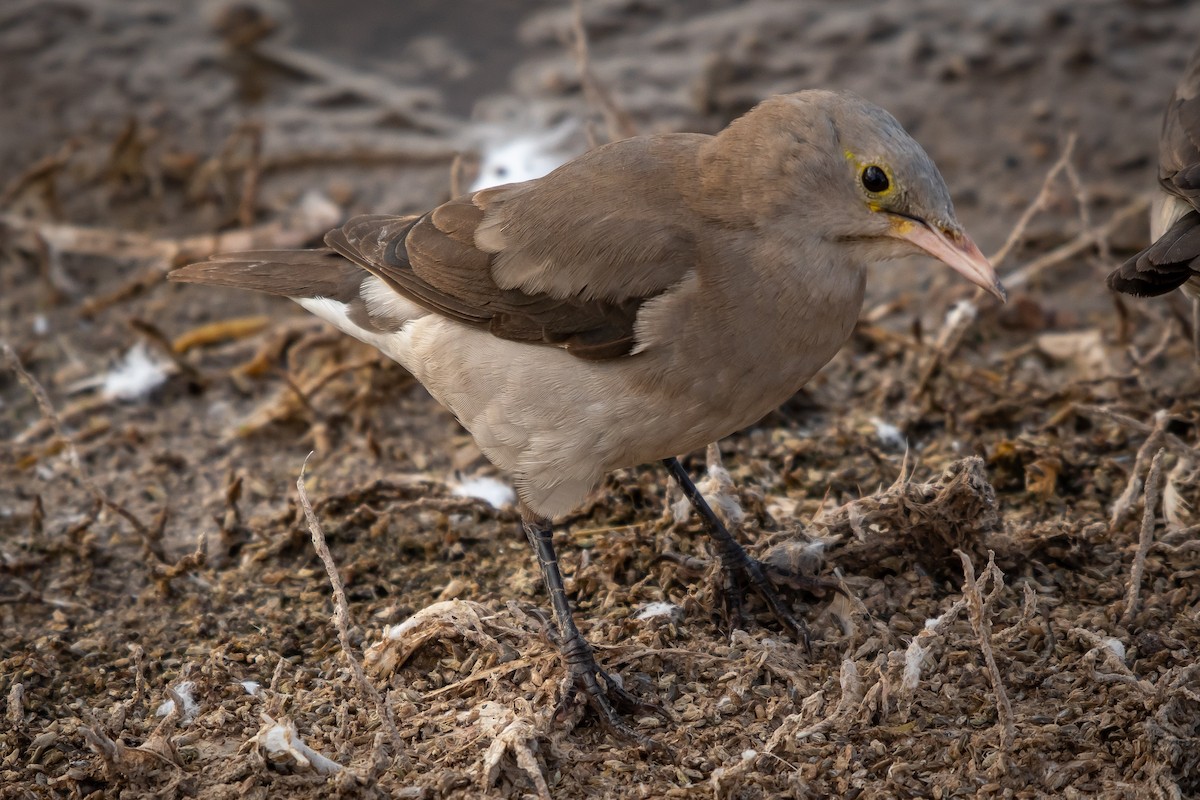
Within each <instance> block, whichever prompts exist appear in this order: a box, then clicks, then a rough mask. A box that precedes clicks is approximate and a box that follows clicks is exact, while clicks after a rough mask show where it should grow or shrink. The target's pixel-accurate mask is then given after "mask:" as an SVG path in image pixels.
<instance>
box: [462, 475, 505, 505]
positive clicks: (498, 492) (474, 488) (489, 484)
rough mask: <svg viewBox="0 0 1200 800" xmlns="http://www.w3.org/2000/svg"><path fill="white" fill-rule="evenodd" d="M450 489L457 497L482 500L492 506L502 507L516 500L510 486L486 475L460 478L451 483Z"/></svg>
mask: <svg viewBox="0 0 1200 800" xmlns="http://www.w3.org/2000/svg"><path fill="white" fill-rule="evenodd" d="M452 491H453V492H454V494H455V495H456V496H458V497H475V498H478V499H480V500H483V501H484V502H485V503H487V504H488V505H490V506H491V507H492V508H504V507H505V506H511V505H513V504H514V503H516V502H517V494H516V492H514V491H513V490H512V487H511V486H509V485H508V484H507V483H504V482H503V481H499V480H497V479H495V478H490V477H488V476H486V475H480V476H476V477H472V478H466V479H464V480H461V481H459V482H457V483H456V484H454V485H453V489H452Z"/></svg>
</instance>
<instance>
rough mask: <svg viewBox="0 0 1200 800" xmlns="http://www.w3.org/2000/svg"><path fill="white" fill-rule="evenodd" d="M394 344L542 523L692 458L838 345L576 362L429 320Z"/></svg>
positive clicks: (786, 391) (778, 398)
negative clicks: (617, 482) (609, 486)
mask: <svg viewBox="0 0 1200 800" xmlns="http://www.w3.org/2000/svg"><path fill="white" fill-rule="evenodd" d="M403 336H404V341H403V342H402V343H401V344H400V345H399V346H397V347H395V348H392V349H393V350H394V351H395V352H396V353H397V355H396V356H394V357H396V358H397V360H399V361H400V362H401V363H402V364H404V365H405V366H406V367H407V368H408V369H409V370H410V371H411V372H413V374H414V375H415V376H416V377H417V379H418V380H420V381H421V383H422V384H424V385H425V386H426V388H428V389H429V391H430V393H431V394H432V395H433V396H434V397H435V398H436V399H437V400H438V401H439V402H441V403H442V404H443V405H444V406H446V407H447V408H448V409H449V410H450V411H451V412H453V413H454V414H455V416H456V417H457V418H458V419H459V421H460V422H461V423H462V424H463V426H464V427H466V428H467V430H469V431H470V432H471V434H472V436H473V437H474V438H475V440H476V442H477V443H478V445H479V447H480V449H481V450H482V451H483V453H484V454H485V455H486V456H487V457H488V459H489V460H491V461H492V462H493V463H494V464H496V466H498V467H500V468H501V469H503V470H505V471H507V472H509V473H510V474H511V475H512V476H513V479H514V481H515V483H516V486H517V490H518V492H519V494H520V495H521V498H522V500H524V501H525V503H526V504H527V505H528V506H530V508H532V509H533V510H534V511H535V512H537V513H539V514H542V515H543V516H546V517H549V518H554V517H557V516H561V515H563V514H566V513H568V512H569V511H571V510H573V509H574V508H575V507H577V506H578V505H579V504H580V503H582V502H583V500H584V499H586V496H587V493H588V492H589V491H590V490H591V489H592V488H593V487H594V486H595V484H596V483H597V482H598V481H599V479H600V478H601V477H602V476H603V475H604V474H605V473H606V472H609V471H611V470H613V469H617V468H621V467H630V466H635V465H638V464H643V463H647V462H651V461H655V460H658V459H662V458H666V457H668V456H673V455H678V454H682V453H686V452H690V451H693V450H696V449H699V448H701V447H703V446H705V445H706V444H708V443H709V442H712V441H715V440H717V439H719V438H721V437H724V436H728V435H729V434H731V433H733V432H735V431H738V430H740V429H742V428H744V427H746V426H747V425H750V424H752V423H754V422H756V421H758V420H759V419H761V418H762V417H763V416H764V415H766V414H767V413H768V412H770V411H771V410H772V409H774V408H775V407H777V406H778V405H779V404H781V403H782V402H784V401H785V400H786V399H787V398H788V397H790V396H791V395H792V394H793V393H794V392H795V391H796V390H797V389H799V388H800V386H802V385H803V384H804V382H805V381H806V380H807V379H808V378H809V377H811V376H812V374H813V373H814V372H816V370H817V369H819V368H820V367H821V366H823V365H824V363H825V362H826V361H828V359H829V358H830V357H832V355H833V353H834V352H836V350H837V348H838V347H839V346H840V345H841V339H844V336H841V337H838V336H836V335H835V336H834V337H832V338H834V339H838V341H836V342H834V341H832V340H831V341H829V342H824V341H822V342H808V343H807V345H808V347H807V349H806V350H805V351H804V352H802V353H787V352H784V351H783V350H782V349H780V350H779V352H775V351H774V350H772V351H771V352H767V353H763V352H757V353H755V354H750V353H737V352H732V351H730V350H729V348H728V347H725V348H724V350H723V351H722V352H720V353H716V352H711V351H704V348H703V347H701V348H700V349H699V351H697V350H696V349H694V348H692V349H691V351H690V352H689V348H688V347H687V346H686V345H681V349H680V351H678V352H673V351H672V348H664V349H663V350H662V351H660V352H655V353H651V352H647V353H642V354H639V355H636V356H631V357H629V358H622V359H614V360H611V361H586V360H582V359H579V358H576V357H575V356H572V355H569V354H568V353H566V352H565V351H563V350H559V349H556V348H550V347H541V346H531V345H528V344H520V343H517V342H511V341H506V340H502V339H498V338H496V337H494V336H492V335H491V334H489V333H487V332H485V331H481V330H477V329H473V328H468V327H466V326H463V325H460V324H458V323H455V322H452V321H449V320H446V319H443V318H440V317H436V316H432V315H430V316H426V317H422V318H420V319H418V320H414V321H413V322H412V323H410V324H409V326H406V329H405V331H404V332H403ZM681 341H685V342H686V339H685V340H681ZM752 355H753V356H754V357H752Z"/></svg>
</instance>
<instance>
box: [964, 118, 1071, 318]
mask: <svg viewBox="0 0 1200 800" xmlns="http://www.w3.org/2000/svg"><path fill="white" fill-rule="evenodd" d="M1076 139H1077V137H1076V135H1075V134H1074V133H1071V135H1070V136H1068V137H1067V143H1066V144H1065V145H1064V146H1063V151H1062V154H1061V155H1059V157H1058V160H1057V161H1055V162H1054V165H1053V166H1051V167H1050V170H1049V171H1048V172H1047V173H1046V177H1045V178H1043V179H1042V188H1041V189H1039V190H1038V193H1037V196H1036V197H1034V198H1033V202H1031V203H1030V204H1029V205H1028V206H1026V207H1025V210H1024V211H1022V212H1021V216H1020V217H1019V218H1018V219H1017V224H1016V225H1014V226H1013V229H1012V231H1011V232H1009V234H1008V238H1007V239H1005V240H1004V244H1003V245H1001V246H1000V249H999V250H997V251H996V252H995V253H994V254H993V255H992V256H991V258H990V259H989V260H990V261H991V262H992V266H993V267H999V266H1000V264H1001V263H1002V262H1003V261H1004V259H1006V258H1008V256H1009V254H1010V253H1011V252H1012V251H1013V248H1015V247H1016V246H1017V245H1018V244H1020V243H1021V239H1022V238H1023V237H1024V236H1025V229H1026V228H1028V227H1029V223H1030V222H1031V221H1032V220H1033V217H1034V216H1035V215H1036V214H1037V213H1038V212H1039V211H1041V210H1043V209H1044V208H1045V207H1046V204H1047V203H1049V202H1050V187H1051V186H1052V185H1053V184H1054V179H1055V178H1057V177H1058V175H1059V173H1060V172H1062V171H1064V170H1066V169H1068V168H1069V165H1070V163H1071V155H1072V154H1073V153H1074V151H1075V142H1076ZM982 294H983V293H982V290H981V291H980V292H979V293H978V294H977V295H976V297H982Z"/></svg>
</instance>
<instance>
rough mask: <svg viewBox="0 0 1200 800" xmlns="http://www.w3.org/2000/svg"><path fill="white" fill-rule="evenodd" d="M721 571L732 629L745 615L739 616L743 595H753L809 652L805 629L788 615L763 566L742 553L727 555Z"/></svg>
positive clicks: (816, 581) (806, 630) (738, 624)
mask: <svg viewBox="0 0 1200 800" xmlns="http://www.w3.org/2000/svg"><path fill="white" fill-rule="evenodd" d="M721 569H722V571H723V572H724V573H725V585H724V588H723V591H722V595H723V599H724V601H725V611H726V613H727V614H728V616H729V624H730V625H731V626H732V627H735V628H737V627H744V623H745V615H744V614H743V613H742V603H743V599H744V598H745V596H746V592H747V591H753V592H754V593H755V594H756V595H758V596H759V597H760V598H762V601H763V602H764V603H766V604H767V608H769V609H770V610H771V614H772V616H774V617H775V619H776V620H777V621H778V622H779V624H780V625H782V626H783V627H784V628H785V629H786V630H787V631H788V633H790V634H791V635H792V637H793V638H794V639H795V640H796V641H797V642H799V643H800V644H801V645H803V647H804V650H805V652H811V650H812V644H811V642H810V640H809V635H808V626H807V625H806V624H804V621H803V620H801V619H799V618H797V617H796V616H795V615H794V614H793V613H792V610H791V608H790V607H789V606H788V604H787V603H785V602H784V600H783V598H782V597H780V596H779V592H778V591H777V590H776V589H775V584H773V583H772V582H771V579H770V578H769V577H768V575H767V567H766V565H764V564H763V563H762V562H761V561H759V560H758V559H757V558H753V557H752V556H750V555H749V554H748V553H746V552H745V551H744V550H743V551H741V552H740V553H737V554H730V557H726V558H722V559H721ZM797 577H799V576H797ZM808 580H812V581H813V582H814V583H820V584H822V586H821V588H826V587H825V586H824V582H821V581H818V580H817V579H815V578H814V579H808Z"/></svg>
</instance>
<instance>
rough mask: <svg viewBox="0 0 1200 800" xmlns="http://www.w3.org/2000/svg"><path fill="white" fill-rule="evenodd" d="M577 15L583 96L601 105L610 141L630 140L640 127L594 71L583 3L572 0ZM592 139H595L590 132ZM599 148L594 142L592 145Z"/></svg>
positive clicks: (577, 57)
mask: <svg viewBox="0 0 1200 800" xmlns="http://www.w3.org/2000/svg"><path fill="white" fill-rule="evenodd" d="M572 8H573V9H574V14H572V16H571V33H572V34H573V36H574V46H575V62H576V63H577V64H578V65H579V80H580V82H581V83H582V84H583V95H584V97H585V98H586V99H587V101H588V104H589V105H592V106H599V108H600V113H601V114H602V115H603V116H604V124H605V126H606V127H607V128H608V139H609V141H614V142H615V141H617V140H618V139H628V138H629V137H631V136H636V135H637V126H636V125H634V124H633V118H632V117H630V116H629V112H627V111H625V110H624V109H623V108H621V107H620V106H618V105H617V102H616V101H615V100H614V99H613V96H612V92H610V91H609V90H608V88H607V87H605V86H604V84H602V83H601V82H600V81H599V80H598V79H597V78H596V73H595V72H593V71H592V62H591V58H590V57H589V55H588V38H587V28H586V27H585V26H584V24H583V0H572ZM589 138H591V136H590V133H589ZM589 144H591V145H592V146H595V143H594V142H589Z"/></svg>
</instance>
